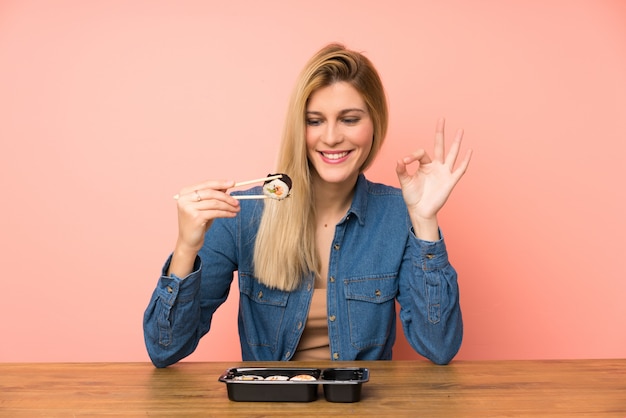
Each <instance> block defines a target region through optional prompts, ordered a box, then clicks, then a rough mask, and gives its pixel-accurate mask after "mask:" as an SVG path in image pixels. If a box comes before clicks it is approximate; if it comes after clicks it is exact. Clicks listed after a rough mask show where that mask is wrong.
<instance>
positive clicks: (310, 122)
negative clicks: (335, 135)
mask: <svg viewBox="0 0 626 418" xmlns="http://www.w3.org/2000/svg"><path fill="white" fill-rule="evenodd" d="M320 123H322V121H320V120H319V119H307V120H306V124H307V125H308V126H318V125H319V124H320Z"/></svg>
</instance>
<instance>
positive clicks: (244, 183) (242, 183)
mask: <svg viewBox="0 0 626 418" xmlns="http://www.w3.org/2000/svg"><path fill="white" fill-rule="evenodd" d="M282 176H283V175H282V174H274V175H273V176H269V177H262V178H260V179H254V180H246V181H240V182H238V183H235V185H234V186H233V187H240V186H247V185H248V184H254V183H260V182H262V181H270V180H276V179H279V178H281V177H282ZM233 197H234V198H235V199H238V200H249V199H267V198H269V196H267V195H264V194H253V195H240V196H233ZM179 198H180V195H178V194H176V195H174V200H178V199H179Z"/></svg>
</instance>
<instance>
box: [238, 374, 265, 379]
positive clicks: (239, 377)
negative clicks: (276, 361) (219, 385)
mask: <svg viewBox="0 0 626 418" xmlns="http://www.w3.org/2000/svg"><path fill="white" fill-rule="evenodd" d="M233 380H242V381H250V380H263V376H256V375H253V374H244V375H241V376H235V377H233Z"/></svg>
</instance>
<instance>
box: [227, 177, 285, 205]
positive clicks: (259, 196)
mask: <svg viewBox="0 0 626 418" xmlns="http://www.w3.org/2000/svg"><path fill="white" fill-rule="evenodd" d="M282 176H283V175H282V174H275V175H273V176H269V177H263V178H260V179H254V180H246V181H240V182H239V183H235V185H234V186H233V187H239V186H247V185H248V184H253V183H260V182H262V181H270V180H276V179H279V178H281V177H282ZM232 197H234V198H235V199H237V200H251V199H268V198H269V196H267V195H264V194H249V195H237V196H232Z"/></svg>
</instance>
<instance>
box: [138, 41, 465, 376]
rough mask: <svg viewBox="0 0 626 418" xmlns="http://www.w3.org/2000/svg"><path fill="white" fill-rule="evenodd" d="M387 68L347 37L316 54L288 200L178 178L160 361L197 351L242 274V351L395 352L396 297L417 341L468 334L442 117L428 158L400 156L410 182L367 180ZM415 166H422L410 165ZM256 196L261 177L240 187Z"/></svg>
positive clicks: (426, 344)
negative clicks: (443, 229) (448, 230)
mask: <svg viewBox="0 0 626 418" xmlns="http://www.w3.org/2000/svg"><path fill="white" fill-rule="evenodd" d="M387 123H388V111H387V102H386V98H385V92H384V89H383V86H382V83H381V80H380V77H379V75H378V73H377V71H376V69H375V68H374V66H373V65H372V63H371V62H370V61H369V60H368V59H367V58H366V57H365V56H364V55H362V54H361V53H358V52H355V51H351V50H348V49H346V48H345V47H343V46H342V45H339V44H331V45H328V46H326V47H324V48H323V49H321V50H320V51H319V52H318V53H317V54H315V55H314V56H313V57H312V58H311V60H310V61H309V62H308V63H307V65H306V66H305V68H304V69H303V71H302V73H301V74H300V77H299V80H298V82H297V84H296V87H295V89H294V92H293V95H292V98H291V101H290V104H289V108H288V113H287V117H286V122H285V128H284V132H283V139H282V144H281V148H280V154H279V158H278V166H277V167H276V172H279V173H286V174H288V175H289V176H290V178H291V179H292V182H293V186H292V194H291V196H290V197H289V198H287V199H284V200H280V201H277V200H273V199H265V200H237V199H235V198H234V197H233V196H231V195H230V194H229V193H228V189H229V188H232V187H233V186H234V184H235V183H234V181H217V180H210V181H206V182H204V183H200V184H195V185H192V186H189V187H185V188H183V189H182V190H181V191H180V193H179V198H178V199H177V205H178V226H179V234H178V240H177V242H176V246H175V247H174V251H173V253H172V254H171V256H170V258H169V259H168V260H167V262H166V264H165V266H164V267H163V271H162V276H161V277H160V278H159V280H158V284H157V287H156V289H155V290H154V292H153V295H152V298H151V300H150V304H149V306H148V308H147V309H146V312H145V315H144V334H145V340H146V346H147V349H148V353H149V355H150V358H151V359H152V362H153V363H154V365H155V366H157V367H166V366H168V365H170V364H173V363H175V362H177V361H179V360H180V359H182V358H184V357H186V356H187V355H189V354H190V353H192V352H193V351H194V349H195V348H196V346H197V344H198V342H199V340H200V338H201V337H202V336H203V335H205V334H206V333H207V332H209V330H210V327H211V319H212V317H213V314H214V313H215V311H216V310H217V309H218V307H219V306H220V305H221V304H222V303H223V302H224V301H225V300H226V298H227V297H228V292H229V289H230V285H231V282H232V280H233V277H234V272H235V271H237V272H238V275H237V276H238V280H239V291H240V295H239V297H240V303H239V320H238V325H239V336H240V341H241V351H242V357H243V360H245V361H248V360H262V361H272V360H318V359H320V360H328V359H331V360H344V361H345V360H383V359H385V360H386V359H391V356H392V348H393V344H394V342H395V338H396V301H398V304H399V306H400V319H401V322H402V326H403V330H404V333H405V335H406V337H407V340H408V341H409V343H410V344H411V346H412V347H413V348H414V349H415V350H416V351H417V352H418V353H419V354H421V355H423V356H424V357H426V358H428V359H430V360H431V361H433V362H435V363H438V364H446V363H448V362H449V361H450V360H451V359H452V358H453V357H454V356H455V355H456V353H457V351H458V349H459V347H460V345H461V340H462V335H463V322H462V318H461V310H460V306H459V291H458V286H457V276H456V272H455V270H454V269H453V267H452V266H451V264H450V262H449V261H448V256H447V252H446V247H445V243H444V241H443V238H442V236H441V234H440V230H439V224H438V221H437V213H438V211H439V210H440V209H441V208H442V206H443V205H444V203H445V202H446V200H447V198H448V197H449V195H450V193H451V192H452V189H453V188H454V186H455V185H456V184H457V182H458V181H459V180H460V178H461V177H462V175H463V174H464V172H465V170H466V169H467V167H468V164H469V161H470V156H471V152H470V151H468V152H467V153H466V156H465V157H464V158H463V159H462V161H461V162H460V163H459V164H458V166H457V167H455V162H456V160H457V157H458V154H459V150H460V145H461V138H462V132H459V133H457V135H456V138H455V140H454V142H453V143H452V145H451V147H450V150H449V152H448V154H447V155H446V154H445V149H444V124H443V121H439V122H438V125H437V129H436V134H435V146H434V154H433V156H432V157H431V156H429V155H428V153H426V151H424V150H418V151H416V152H414V153H413V154H411V155H409V156H406V157H403V158H402V159H400V160H398V162H397V165H396V173H397V175H398V179H399V183H400V186H401V188H395V187H391V186H387V185H383V184H376V183H372V182H370V181H368V180H367V179H366V178H365V176H364V175H363V171H364V170H365V169H366V168H367V167H368V166H369V165H370V164H371V163H372V162H373V161H374V159H375V157H376V155H377V154H378V151H379V150H380V148H381V146H382V144H383V141H384V139H385V134H386V131H387ZM409 165H413V166H414V169H413V170H412V171H413V172H412V173H411V172H409V170H408V167H407V166H409ZM237 193H241V194H259V193H260V190H259V187H256V188H252V189H250V190H248V191H244V192H236V193H234V194H237Z"/></svg>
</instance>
